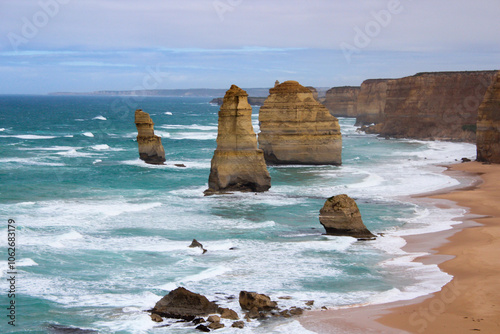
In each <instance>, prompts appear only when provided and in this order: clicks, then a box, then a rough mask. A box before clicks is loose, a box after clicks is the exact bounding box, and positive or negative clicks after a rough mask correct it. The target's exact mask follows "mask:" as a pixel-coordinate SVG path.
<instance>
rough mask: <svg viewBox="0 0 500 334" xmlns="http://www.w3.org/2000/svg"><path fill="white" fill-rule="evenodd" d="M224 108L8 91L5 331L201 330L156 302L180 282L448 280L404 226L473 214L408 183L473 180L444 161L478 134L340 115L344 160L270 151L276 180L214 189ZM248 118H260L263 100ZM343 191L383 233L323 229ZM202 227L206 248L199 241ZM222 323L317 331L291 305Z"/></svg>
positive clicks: (2, 234) (262, 284) (431, 185)
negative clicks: (449, 135) (384, 128)
mask: <svg viewBox="0 0 500 334" xmlns="http://www.w3.org/2000/svg"><path fill="white" fill-rule="evenodd" d="M125 105H126V106H127V108H122V107H120V108H116V106H125ZM135 108H141V109H143V110H144V111H145V112H148V113H149V114H150V115H151V117H152V119H153V121H154V122H155V133H156V134H158V135H160V136H161V137H162V141H163V146H164V147H165V152H166V159H167V161H166V163H165V165H147V164H145V163H144V162H143V161H141V160H139V158H138V149H137V143H136V141H135V136H136V135H137V133H136V129H135V124H134V118H133V115H134V114H133V112H134V110H135ZM218 110H219V107H218V106H215V105H212V104H210V103H209V99H208V98H194V97H192V98H167V97H162V98H160V97H148V98H136V99H135V100H131V99H130V98H125V97H91V96H0V180H1V182H0V185H1V188H0V213H1V217H2V221H3V222H2V224H1V225H0V247H1V249H3V250H6V249H7V248H8V241H7V221H8V220H9V219H13V220H15V221H16V224H17V236H16V237H17V240H16V242H17V245H16V246H17V247H16V253H17V259H16V265H17V286H16V288H17V293H16V305H18V307H17V326H16V328H15V329H13V328H10V327H11V326H8V324H7V321H5V315H4V314H2V317H1V319H4V320H2V321H1V322H0V331H1V332H15V331H33V332H41V333H44V332H54V331H56V330H57V329H61V328H62V329H64V328H80V329H85V330H89V331H90V330H94V331H96V332H99V333H117V332H120V333H167V332H168V333H191V332H194V330H193V326H192V325H189V324H185V323H176V321H167V322H165V323H162V324H160V325H165V324H168V325H170V326H168V327H162V328H157V327H158V326H159V324H157V323H154V322H152V321H151V319H150V317H149V314H148V313H147V312H145V311H146V310H148V309H150V308H152V307H153V306H154V304H155V303H156V302H157V301H158V300H159V299H160V298H161V297H163V296H164V295H165V294H167V293H168V292H169V291H170V290H172V289H175V288H176V287H179V286H183V287H185V288H187V289H189V290H191V291H193V292H197V293H201V294H203V295H205V296H207V297H208V298H209V299H210V300H214V301H216V302H217V303H218V304H219V305H220V306H223V307H230V308H232V309H234V310H236V311H237V312H238V313H239V314H240V316H242V315H243V313H242V312H241V310H240V308H239V305H238V301H237V298H234V297H237V296H238V294H239V291H241V290H248V291H256V292H259V293H265V294H268V295H269V296H271V298H272V299H273V300H276V301H278V304H279V306H280V307H283V308H284V307H291V306H298V307H305V303H306V302H307V301H310V300H314V301H315V302H314V306H313V309H320V308H322V307H328V308H332V307H340V306H347V305H356V304H367V303H382V302H389V301H395V300H403V299H411V298H415V297H417V296H422V295H425V294H428V293H430V292H433V291H436V290H439V289H440V288H441V287H442V286H443V285H445V284H446V283H447V282H449V281H450V279H451V277H450V276H449V275H448V274H446V273H443V272H441V271H440V269H439V268H438V267H437V265H433V264H427V265H424V264H422V263H418V262H412V260H413V259H415V258H416V257H419V256H421V255H425V254H422V253H407V252H404V251H403V250H402V247H403V246H404V245H405V241H404V239H403V237H404V236H406V235H411V234H421V233H428V232H436V231H442V230H446V229H450V228H451V226H452V225H453V224H456V223H457V221H456V220H455V219H456V218H458V217H462V216H463V215H464V214H466V211H465V209H463V208H459V207H453V206H450V207H449V208H447V209H443V208H440V207H437V206H436V205H433V204H432V203H430V202H425V201H417V200H415V199H413V198H411V196H412V195H416V194H421V193H427V192H432V191H436V190H439V189H443V188H447V187H452V186H458V185H460V184H461V183H463V182H466V180H458V179H455V178H453V177H451V176H450V175H447V174H444V173H443V171H444V170H445V169H446V168H445V167H443V165H446V164H450V163H455V162H456V160H459V159H461V158H462V157H468V158H471V159H473V158H474V157H475V146H474V145H471V144H465V143H451V142H437V141H417V140H402V139H399V140H396V139H383V138H378V137H376V136H374V135H367V134H364V133H360V132H358V131H357V130H356V127H355V126H354V119H351V118H340V119H339V122H340V125H341V131H342V134H343V165H342V166H270V167H269V172H270V175H271V178H272V187H271V189H270V191H268V192H266V193H234V194H227V195H216V196H209V197H205V196H204V195H203V191H204V190H205V189H206V188H207V183H208V176H209V173H210V160H211V157H212V154H213V151H214V150H215V147H216V142H215V139H216V137H217V114H218ZM252 120H253V124H254V128H255V131H256V133H258V128H259V127H258V107H254V108H253V115H252ZM175 164H183V165H184V166H185V167H178V166H175ZM338 194H348V195H349V196H351V197H353V198H354V199H355V200H356V201H357V203H358V206H359V207H360V210H361V214H362V217H363V220H364V222H365V225H366V226H367V227H368V229H370V230H371V231H372V232H373V233H375V234H382V236H379V237H378V238H377V239H376V240H375V241H368V242H360V241H357V240H356V239H354V238H345V237H332V236H325V235H323V233H324V229H323V227H322V226H321V225H320V223H319V219H318V217H319V210H320V209H321V207H322V206H323V204H324V202H325V200H326V199H327V198H329V197H331V196H334V195H338ZM194 238H196V239H197V240H198V241H200V242H201V243H202V244H203V246H204V247H205V248H206V249H207V250H208V252H207V253H206V254H202V251H201V250H200V249H198V248H197V249H192V248H189V247H188V246H189V245H190V243H191V241H192V239H194ZM2 254H4V255H3V256H2V257H0V269H1V274H2V278H1V282H2V283H1V284H0V290H1V291H6V289H7V281H6V279H7V278H8V274H7V272H8V266H7V265H8V261H7V252H6V251H2ZM283 297H285V298H286V299H283ZM0 300H1V301H2V305H7V303H8V297H7V293H4V292H2V295H1V296H0ZM2 309H4V308H2ZM4 313H5V314H7V311H6V310H5V311H4ZM227 324H230V323H227ZM218 332H220V333H233V332H234V333H270V332H274V333H290V332H293V333H308V331H307V330H305V329H303V328H302V327H301V326H300V324H299V323H298V321H296V319H281V320H273V321H263V322H259V321H252V322H250V323H247V324H246V327H245V329H243V330H240V329H234V328H225V329H221V330H218Z"/></svg>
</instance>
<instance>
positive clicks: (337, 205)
mask: <svg viewBox="0 0 500 334" xmlns="http://www.w3.org/2000/svg"><path fill="white" fill-rule="evenodd" d="M319 221H320V223H321V225H323V226H324V228H325V230H326V234H328V235H336V236H349V237H354V238H362V239H366V238H367V239H371V238H374V237H375V236H374V235H373V234H372V233H371V232H370V231H368V229H367V228H366V226H365V224H363V220H362V219H361V213H360V212H359V209H358V206H357V204H356V202H355V201H354V200H353V199H352V198H350V197H349V196H347V195H337V196H334V197H330V198H329V199H327V200H326V202H325V205H324V206H323V208H322V209H321V210H320V216H319Z"/></svg>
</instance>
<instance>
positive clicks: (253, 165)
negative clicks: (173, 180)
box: [205, 85, 271, 194]
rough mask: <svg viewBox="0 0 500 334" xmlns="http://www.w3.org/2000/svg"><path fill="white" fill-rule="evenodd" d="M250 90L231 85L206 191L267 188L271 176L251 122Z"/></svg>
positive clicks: (223, 106)
mask: <svg viewBox="0 0 500 334" xmlns="http://www.w3.org/2000/svg"><path fill="white" fill-rule="evenodd" d="M247 97H248V94H247V93H246V92H245V91H244V90H243V89H241V88H239V87H237V86H235V85H232V86H231V88H230V89H229V90H228V91H227V92H226V95H225V96H224V102H223V104H222V106H221V108H220V111H219V128H218V135H217V149H216V150H215V152H214V156H213V158H212V163H211V168H210V176H209V178H208V187H209V189H207V190H206V191H205V194H213V193H217V192H219V193H222V192H228V191H256V192H262V191H267V190H268V189H269V188H270V187H271V177H270V176H269V172H268V171H267V166H266V163H265V160H264V154H263V152H262V150H259V149H258V148H257V139H256V135H255V132H254V130H253V126H252V107H251V106H250V105H249V104H248V101H247Z"/></svg>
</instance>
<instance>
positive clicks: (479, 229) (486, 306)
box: [300, 162, 500, 334]
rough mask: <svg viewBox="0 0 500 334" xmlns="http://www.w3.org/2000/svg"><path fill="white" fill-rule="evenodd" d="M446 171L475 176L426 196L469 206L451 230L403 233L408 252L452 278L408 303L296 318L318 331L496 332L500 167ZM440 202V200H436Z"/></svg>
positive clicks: (499, 324) (499, 328)
mask: <svg viewBox="0 0 500 334" xmlns="http://www.w3.org/2000/svg"><path fill="white" fill-rule="evenodd" d="M450 172H454V173H457V172H462V173H470V174H472V175H479V176H480V179H481V180H482V182H481V183H480V184H479V185H477V186H474V187H468V188H465V189H457V190H451V191H448V192H446V193H441V194H437V195H436V194H435V195H432V196H429V198H431V199H444V200H448V201H452V202H454V203H456V205H459V206H463V207H467V208H469V209H470V212H469V214H468V216H467V217H465V218H464V221H463V223H462V224H457V225H455V226H454V228H453V229H451V230H449V231H443V232H439V233H432V234H425V235H418V236H411V237H406V238H405V239H406V241H407V245H406V246H405V248H404V249H405V250H408V251H419V250H422V251H425V252H427V253H429V254H431V255H429V256H426V257H424V258H419V259H416V261H421V262H425V263H437V264H438V265H439V267H440V268H441V270H443V271H444V272H446V273H449V274H450V275H452V276H453V279H452V280H451V281H450V282H449V283H448V284H446V285H445V286H444V287H443V288H442V289H441V291H438V292H436V293H434V294H431V295H428V296H424V297H420V298H417V299H414V300H409V301H400V302H395V303H389V304H380V305H369V306H364V307H363V306H362V307H351V308H346V309H339V310H322V311H312V312H307V313H306V314H305V315H304V316H303V317H301V319H300V321H301V323H302V325H303V326H304V327H305V328H307V329H308V330H311V331H314V332H317V333H387V334H391V333H445V334H446V333H471V332H482V333H500V256H499V251H500V205H499V204H500V165H483V164H481V163H478V162H470V163H464V164H457V165H453V166H451V167H450ZM440 205H441V204H440Z"/></svg>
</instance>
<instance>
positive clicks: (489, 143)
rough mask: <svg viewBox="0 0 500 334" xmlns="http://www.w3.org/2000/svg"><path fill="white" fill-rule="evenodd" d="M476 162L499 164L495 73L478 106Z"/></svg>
mask: <svg viewBox="0 0 500 334" xmlns="http://www.w3.org/2000/svg"><path fill="white" fill-rule="evenodd" d="M477 160H478V161H482V162H490V163H496V164H499V163H500V73H497V75H496V77H495V79H494V81H493V84H492V85H491V86H490V87H489V88H488V91H487V92H486V94H485V97H484V100H483V102H482V103H481V105H480V106H479V111H478V120H477Z"/></svg>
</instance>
